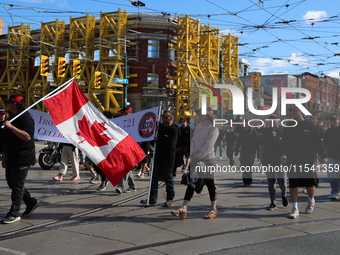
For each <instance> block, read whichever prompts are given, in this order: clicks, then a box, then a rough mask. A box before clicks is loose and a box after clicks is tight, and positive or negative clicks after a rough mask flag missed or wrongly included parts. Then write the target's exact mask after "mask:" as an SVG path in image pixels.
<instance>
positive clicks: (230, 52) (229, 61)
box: [221, 34, 243, 110]
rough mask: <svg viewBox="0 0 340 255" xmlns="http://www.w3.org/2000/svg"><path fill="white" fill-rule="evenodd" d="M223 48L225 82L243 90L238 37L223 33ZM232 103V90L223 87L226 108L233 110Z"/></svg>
mask: <svg viewBox="0 0 340 255" xmlns="http://www.w3.org/2000/svg"><path fill="white" fill-rule="evenodd" d="M221 48H222V53H223V74H224V79H223V80H224V83H226V84H232V85H235V86H237V87H238V88H240V89H241V90H242V91H243V84H242V82H241V81H240V78H239V61H238V37H234V36H232V35H231V34H228V35H222V47H221ZM224 95H227V96H224ZM231 103H232V102H231V93H230V91H229V90H227V89H223V105H225V107H226V109H225V110H231Z"/></svg>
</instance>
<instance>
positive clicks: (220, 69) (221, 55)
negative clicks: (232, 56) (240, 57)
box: [218, 46, 223, 119]
mask: <svg viewBox="0 0 340 255" xmlns="http://www.w3.org/2000/svg"><path fill="white" fill-rule="evenodd" d="M218 78H219V83H220V84H223V52H222V46H221V47H220V66H219V77H218ZM220 98H221V102H222V105H220V114H221V119H223V89H220Z"/></svg>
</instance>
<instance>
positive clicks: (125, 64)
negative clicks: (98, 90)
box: [123, 37, 127, 107]
mask: <svg viewBox="0 0 340 255" xmlns="http://www.w3.org/2000/svg"><path fill="white" fill-rule="evenodd" d="M124 79H127V54H126V37H125V38H124ZM123 106H124V107H126V106H127V84H124V85H123Z"/></svg>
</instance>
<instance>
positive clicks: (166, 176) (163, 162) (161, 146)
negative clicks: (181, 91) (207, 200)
mask: <svg viewBox="0 0 340 255" xmlns="http://www.w3.org/2000/svg"><path fill="white" fill-rule="evenodd" d="M173 119H174V115H173V113H172V112H170V111H164V112H163V114H162V121H163V124H161V125H160V126H159V129H158V135H157V137H156V138H155V140H154V141H155V143H156V152H155V153H156V154H155V162H154V167H153V170H152V179H151V190H150V194H149V204H148V203H147V202H148V201H147V200H141V201H140V203H141V204H143V205H146V206H156V205H157V198H158V181H159V180H163V181H164V182H165V184H166V194H167V195H166V201H165V203H164V207H171V206H172V205H173V199H174V197H175V189H174V178H173V167H174V164H175V155H176V146H177V139H178V131H177V128H176V127H175V126H174V124H173Z"/></svg>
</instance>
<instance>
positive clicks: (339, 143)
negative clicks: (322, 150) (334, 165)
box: [323, 127, 340, 160]
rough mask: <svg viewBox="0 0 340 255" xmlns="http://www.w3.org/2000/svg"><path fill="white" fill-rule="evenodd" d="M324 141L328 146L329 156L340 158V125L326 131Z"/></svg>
mask: <svg viewBox="0 0 340 255" xmlns="http://www.w3.org/2000/svg"><path fill="white" fill-rule="evenodd" d="M323 143H324V145H325V147H326V151H327V156H328V157H330V158H332V159H335V160H339V159H340V127H336V128H335V127H331V128H328V129H327V130H326V132H325V135H324V138H323Z"/></svg>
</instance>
